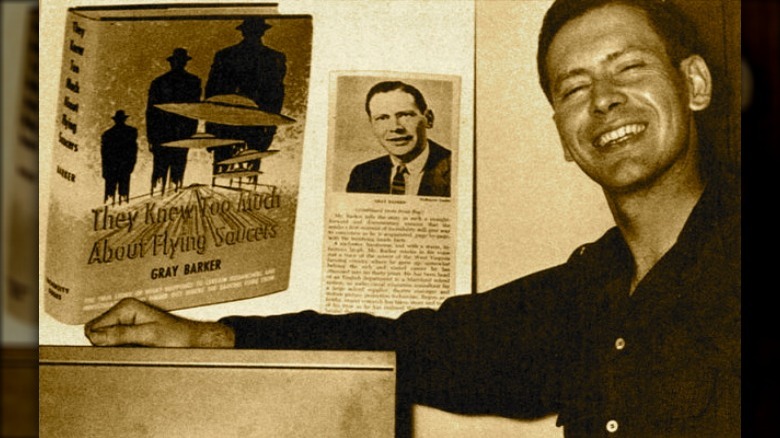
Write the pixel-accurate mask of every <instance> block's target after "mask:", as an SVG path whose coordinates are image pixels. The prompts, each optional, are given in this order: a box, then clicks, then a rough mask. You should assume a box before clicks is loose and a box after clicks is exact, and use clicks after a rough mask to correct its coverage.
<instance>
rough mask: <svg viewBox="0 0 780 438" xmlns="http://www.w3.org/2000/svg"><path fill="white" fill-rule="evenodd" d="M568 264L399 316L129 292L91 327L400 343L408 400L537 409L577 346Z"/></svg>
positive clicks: (124, 336) (227, 338)
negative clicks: (172, 304)
mask: <svg viewBox="0 0 780 438" xmlns="http://www.w3.org/2000/svg"><path fill="white" fill-rule="evenodd" d="M564 271H566V269H565V268H553V269H551V270H548V271H543V272H540V273H537V274H534V275H532V276H529V277H525V278H522V279H520V280H516V281H514V282H512V283H509V284H507V285H504V286H501V287H499V288H497V289H495V290H493V291H491V292H486V293H482V294H476V295H466V296H458V297H453V298H450V299H448V300H446V301H445V303H444V304H443V305H442V306H441V308H440V309H438V310H432V309H418V310H412V311H409V312H406V313H404V314H403V315H402V316H401V317H399V318H398V319H395V320H393V319H388V318H380V317H374V316H371V315H368V314H348V315H326V314H320V313H316V312H313V311H306V312H301V313H296V314H288V315H277V316H268V317H260V316H230V317H226V318H222V319H221V320H220V321H218V322H196V321H190V320H187V319H183V318H179V317H176V316H173V315H170V314H168V313H165V312H163V311H160V310H159V309H155V308H152V307H150V306H147V305H146V304H144V303H142V302H139V301H136V300H125V301H122V302H120V303H119V304H118V305H117V306H116V307H115V308H113V309H111V310H109V311H108V312H107V313H106V314H105V315H103V316H101V317H99V318H98V319H96V320H95V321H93V322H91V323H89V324H88V325H87V327H86V333H87V336H88V337H89V339H90V341H92V342H93V343H94V344H96V345H117V344H123V343H132V344H139V345H150V346H179V347H231V346H235V347H236V348H258V349H330V350H334V349H335V350H391V351H395V352H396V355H397V363H398V376H397V378H398V397H399V400H404V401H408V402H411V403H420V404H426V405H430V406H434V407H437V408H440V409H444V410H448V411H451V412H460V413H468V414H498V415H503V416H510V417H518V418H534V417H539V416H542V415H546V414H548V413H550V412H553V410H554V409H555V408H556V402H557V397H556V394H557V388H558V381H559V375H560V372H559V370H560V369H561V367H562V365H563V363H565V360H566V359H565V358H566V352H567V351H568V350H570V349H569V348H567V345H568V344H569V341H567V339H566V335H565V334H566V331H565V325H566V321H565V319H566V318H565V317H564V316H562V315H566V311H565V310H564V309H565V308H566V306H565V303H566V298H565V297H566V293H565V292H562V291H561V289H562V287H563V286H564V285H565V284H566V280H565V278H566V275H565V272H564Z"/></svg>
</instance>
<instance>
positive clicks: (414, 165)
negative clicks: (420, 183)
mask: <svg viewBox="0 0 780 438" xmlns="http://www.w3.org/2000/svg"><path fill="white" fill-rule="evenodd" d="M430 154H431V145H430V144H429V143H428V140H426V143H425V149H423V151H422V152H421V153H420V155H418V156H416V157H415V158H414V159H413V160H412V161H410V162H408V163H404V165H405V166H406V170H408V171H409V175H419V174H421V173H422V171H423V169H424V168H425V163H426V162H427V161H428V156H429V155H430ZM390 160H391V161H392V162H393V168H395V167H397V166H398V165H399V164H401V163H402V161H401V160H400V159H399V158H398V157H396V156H395V155H390Z"/></svg>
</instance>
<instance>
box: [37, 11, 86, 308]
mask: <svg viewBox="0 0 780 438" xmlns="http://www.w3.org/2000/svg"><path fill="white" fill-rule="evenodd" d="M92 24H94V23H92V22H91V20H88V19H85V18H83V17H81V16H79V15H77V14H75V13H73V11H71V10H69V11H68V14H67V19H66V24H65V43H64V46H63V57H62V75H61V78H60V94H59V101H58V104H59V108H58V111H57V119H56V123H57V129H56V138H55V139H54V141H53V146H52V172H51V174H50V175H51V176H50V182H49V187H50V198H49V215H48V223H47V242H46V266H45V269H44V273H45V278H44V285H43V287H44V293H43V295H44V308H45V310H46V312H47V313H49V314H50V315H51V316H53V317H55V318H57V319H58V320H60V321H62V322H65V323H76V321H75V320H72V318H73V317H74V316H75V315H77V314H78V309H79V308H80V306H81V301H82V299H83V297H81V295H80V288H82V281H81V280H80V272H81V270H80V269H79V266H78V258H77V257H75V256H74V255H75V254H78V253H79V247H80V240H79V238H78V231H77V230H75V229H74V227H73V222H74V218H76V217H77V215H78V213H79V212H78V211H76V207H75V206H74V202H73V201H74V200H75V199H76V198H77V197H78V196H79V193H82V192H83V190H84V189H86V187H83V181H82V179H83V178H80V177H81V176H83V172H84V163H83V161H84V159H83V157H82V156H81V154H82V153H83V152H82V150H83V145H82V140H83V138H82V136H80V131H79V130H80V128H83V126H84V125H86V124H88V123H89V122H90V121H89V120H86V119H87V118H88V117H89V111H88V109H89V93H88V92H87V87H88V85H87V82H88V81H89V77H88V70H87V69H88V66H87V62H88V60H90V59H91V57H92V56H91V55H92V53H90V52H91V51H92V50H94V49H96V47H94V44H90V41H93V40H94V39H95V38H94V35H92V33H93V32H94V31H95V30H96V29H94V28H93V27H92V26H91V25H92ZM93 43H94V42H93ZM82 131H83V129H82Z"/></svg>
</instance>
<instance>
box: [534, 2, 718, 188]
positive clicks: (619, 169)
mask: <svg viewBox="0 0 780 438" xmlns="http://www.w3.org/2000/svg"><path fill="white" fill-rule="evenodd" d="M692 58H694V57H691V58H687V59H686V60H684V61H683V63H682V64H681V65H683V66H689V64H690V62H691V61H690V60H691V59H692ZM695 58H696V59H695V60H694V61H693V62H695V63H696V65H697V66H699V67H701V65H699V64H704V61H703V60H702V59H701V58H699V57H695ZM547 66H548V71H549V75H550V84H551V85H550V86H551V91H552V96H553V108H554V110H555V115H554V120H555V123H556V126H557V128H558V133H559V135H560V138H561V142H562V144H563V148H564V153H565V155H566V158H567V159H568V160H570V161H571V160H573V161H575V162H576V163H577V164H578V165H579V167H580V168H581V169H582V170H583V171H584V172H585V173H586V174H587V175H588V176H589V177H590V178H591V179H593V180H594V181H596V182H597V183H599V184H600V185H601V186H602V187H603V188H604V189H605V190H607V191H616V192H621V191H627V190H632V189H635V188H640V187H646V186H648V185H652V184H653V183H654V182H656V181H658V180H659V178H660V177H661V176H663V175H670V174H679V173H680V172H683V173H684V172H698V161H697V160H698V151H697V150H696V142H695V140H692V139H693V138H694V137H693V136H695V130H693V128H692V127H693V118H692V111H691V110H692V109H694V108H693V105H692V104H691V99H690V94H691V89H692V85H691V84H692V82H691V83H689V80H688V78H686V77H685V76H684V75H683V74H682V71H683V70H685V67H683V68H682V69H678V68H677V67H675V66H673V65H672V64H671V61H670V60H669V57H668V56H667V54H666V50H665V48H664V44H663V41H662V40H661V38H660V37H659V36H658V35H657V34H656V33H655V31H654V30H653V29H652V27H651V26H650V24H649V22H648V21H647V19H646V17H645V15H644V13H643V12H642V11H640V10H638V9H634V8H631V7H629V6H625V5H619V4H612V5H608V6H604V7H601V8H598V9H594V10H591V11H589V12H587V13H586V14H584V15H582V16H581V17H578V18H576V19H574V20H572V21H570V22H568V23H567V24H566V25H564V26H563V27H562V28H561V30H560V31H559V32H558V34H557V35H556V36H555V38H554V39H553V41H552V44H551V45H550V50H549V52H548V55H547ZM704 69H705V70H706V64H704ZM698 73H699V71H694V76H695V75H697V74H698ZM706 80H707V100H706V102H707V103H709V73H707V74H706ZM704 106H705V107H706V104H705V105H704ZM695 109H701V108H698V107H697V108H695ZM672 169H674V170H673V171H672V172H671V173H670V171H671V170H672Z"/></svg>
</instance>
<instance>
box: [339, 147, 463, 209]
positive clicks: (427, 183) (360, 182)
mask: <svg viewBox="0 0 780 438" xmlns="http://www.w3.org/2000/svg"><path fill="white" fill-rule="evenodd" d="M428 148H429V149H430V152H429V154H428V160H427V161H426V162H425V166H424V167H423V176H422V180H421V181H420V189H419V190H418V191H417V195H418V196H443V197H449V196H450V158H451V156H452V153H451V152H450V151H449V150H447V149H445V148H444V147H442V146H440V145H438V144H437V143H435V142H433V141H431V140H428ZM392 171H393V162H392V160H390V156H389V155H385V156H383V157H379V158H376V159H373V160H371V161H367V162H365V163H362V164H358V165H357V166H355V168H354V169H352V173H351V174H350V175H349V183H347V192H349V193H390V174H391V173H392Z"/></svg>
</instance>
